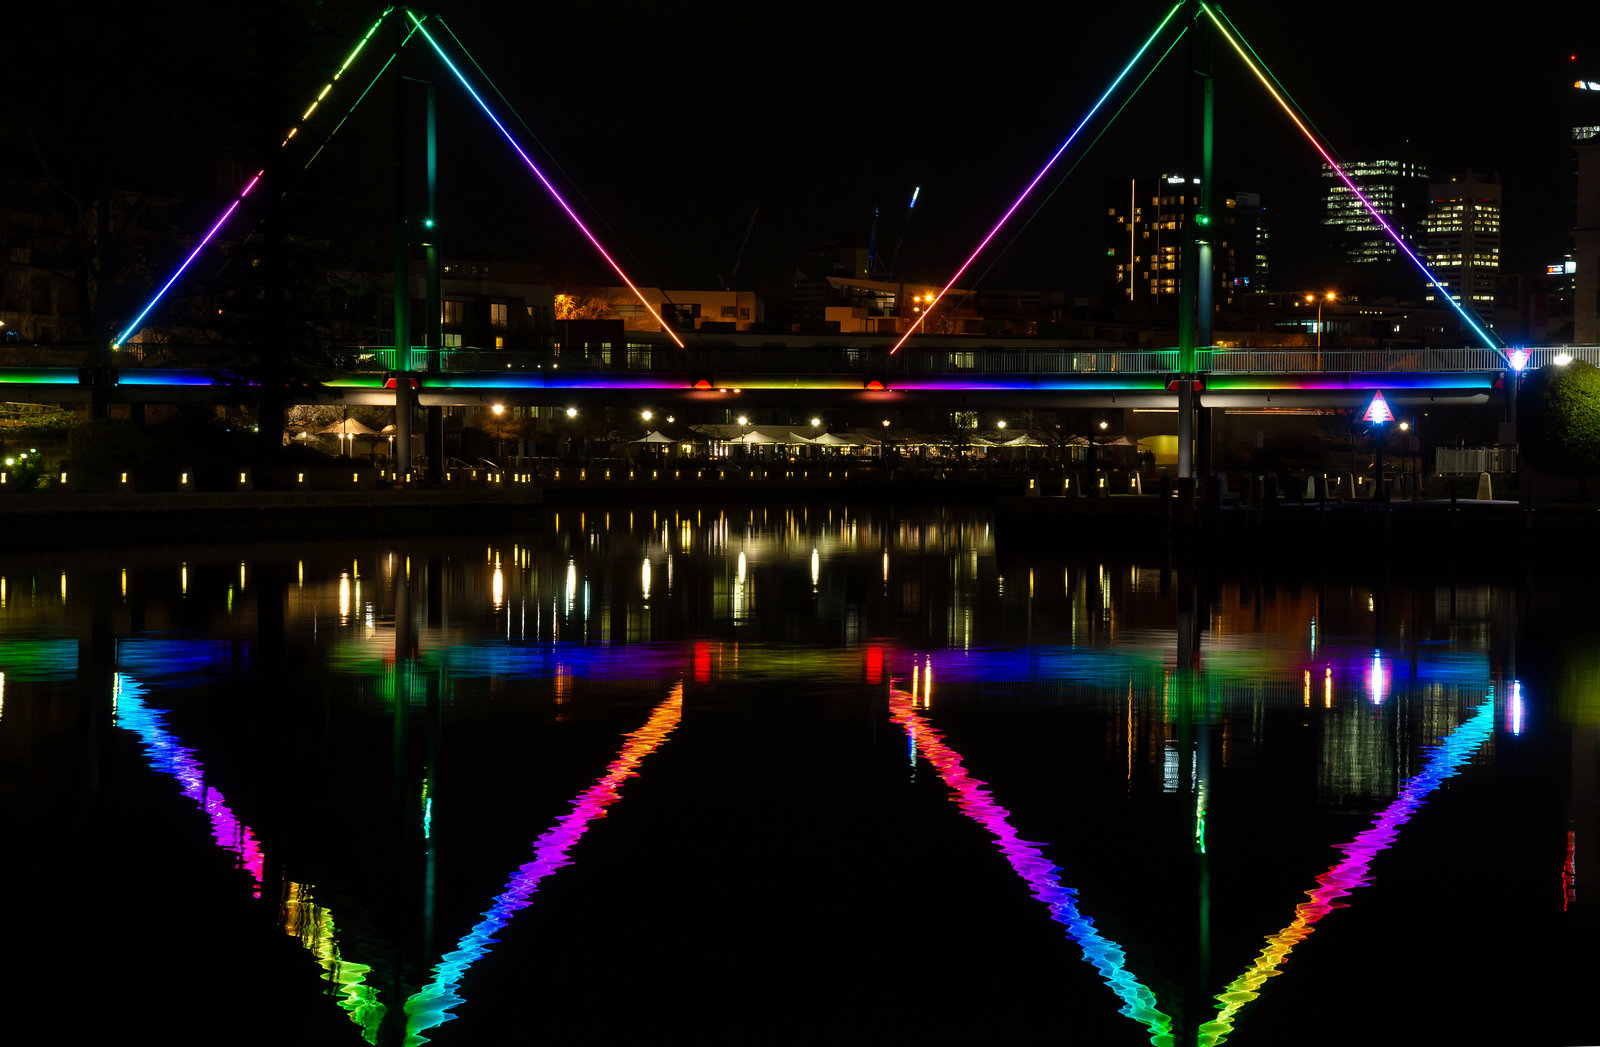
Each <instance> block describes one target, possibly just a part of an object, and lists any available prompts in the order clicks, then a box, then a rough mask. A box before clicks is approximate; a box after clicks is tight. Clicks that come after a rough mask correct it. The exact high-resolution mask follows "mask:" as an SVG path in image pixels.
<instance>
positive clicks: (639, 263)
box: [435, 16, 674, 305]
mask: <svg viewBox="0 0 1600 1047" xmlns="http://www.w3.org/2000/svg"><path fill="white" fill-rule="evenodd" d="M435 18H436V19H437V21H438V23H439V24H440V25H442V26H444V31H445V32H447V33H449V34H450V39H452V40H454V41H455V44H456V47H458V48H460V49H461V53H462V54H464V55H466V56H467V61H469V62H471V63H472V67H473V68H474V69H476V70H477V71H478V75H479V76H481V77H483V82H484V83H486V84H488V85H489V87H490V88H492V89H493V91H494V93H495V95H496V96H497V97H499V99H500V101H501V102H503V103H505V107H506V110H507V111H508V112H509V113H510V114H511V115H512V116H514V117H516V120H517V123H518V124H520V125H521V126H522V130H523V131H524V132H526V133H527V135H528V137H529V138H530V139H532V140H533V144H534V145H536V146H538V147H539V150H540V152H542V153H544V155H545V156H547V157H549V159H550V163H551V165H552V166H553V167H555V169H556V171H557V172H559V173H560V175H561V177H562V178H563V179H565V180H566V183H567V184H568V185H569V186H571V187H572V190H573V192H575V193H577V194H578V199H580V200H582V201H583V202H584V204H585V205H586V206H587V207H588V208H589V213H590V214H592V215H594V216H595V218H596V219H598V220H599V222H600V224H601V225H602V226H604V227H605V230H606V232H608V233H610V234H611V239H612V240H613V241H614V242H615V243H617V244H620V245H621V247H622V250H623V251H625V252H627V255H628V257H629V258H630V259H632V261H633V264H634V266H635V267H636V268H637V269H638V270H639V271H640V272H641V273H643V275H644V277H645V279H646V280H648V281H650V282H651V283H654V284H655V285H656V290H658V291H660V292H661V298H662V300H663V301H664V302H666V304H668V305H673V304H674V303H673V301H672V298H671V297H670V296H669V295H668V294H667V291H666V288H665V287H663V286H661V284H660V283H659V282H657V281H656V279H655V277H654V276H653V275H652V274H651V273H650V270H649V267H648V266H646V265H645V264H644V262H643V260H641V259H640V258H639V256H638V255H637V254H635V253H634V251H633V248H632V247H631V246H629V244H628V241H627V240H625V239H624V238H623V236H622V234H621V233H619V232H617V230H616V229H615V228H614V227H613V226H612V225H611V223H610V222H608V221H606V216H605V212H603V211H601V210H600V208H599V207H597V206H595V202H594V201H593V200H591V199H589V197H588V194H586V193H585V192H584V191H583V186H582V185H581V184H580V183H579V182H578V180H577V179H576V178H573V177H572V175H571V174H569V173H568V172H567V169H566V168H565V167H562V166H561V161H560V160H559V159H557V158H556V154H555V153H554V152H552V151H551V149H550V147H549V146H547V145H545V144H544V142H543V141H542V140H540V138H539V136H538V135H537V134H535V133H534V131H533V128H532V127H530V126H528V121H527V120H525V119H523V117H522V114H521V113H520V112H518V111H517V107H516V106H515V105H513V104H512V102H511V99H509V98H507V97H506V95H505V92H504V91H502V90H500V85H499V84H496V83H495V82H494V78H493V77H491V76H490V75H489V74H488V72H486V71H485V70H484V68H483V66H481V65H479V64H478V60H477V59H476V58H474V57H473V55H472V52H471V51H469V50H467V45H466V44H463V43H462V42H461V38H460V37H459V36H457V35H456V34H455V30H453V29H451V28H450V23H448V22H446V21H445V20H444V18H443V16H435Z"/></svg>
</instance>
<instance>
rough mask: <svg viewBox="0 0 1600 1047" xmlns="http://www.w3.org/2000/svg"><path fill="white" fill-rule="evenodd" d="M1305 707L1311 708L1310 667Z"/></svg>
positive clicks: (1307, 674) (1307, 676) (1307, 677)
mask: <svg viewBox="0 0 1600 1047" xmlns="http://www.w3.org/2000/svg"><path fill="white" fill-rule="evenodd" d="M1305 707H1306V708H1307V709H1309V708H1311V670H1310V669H1307V670H1306V693H1305Z"/></svg>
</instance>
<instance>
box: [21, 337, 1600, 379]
mask: <svg viewBox="0 0 1600 1047" xmlns="http://www.w3.org/2000/svg"><path fill="white" fill-rule="evenodd" d="M888 349H889V346H888V344H882V345H879V344H867V343H862V344H859V345H855V346H849V345H838V344H819V345H814V346H796V345H769V346H752V347H748V348H726V347H717V348H705V347H699V348H689V349H677V348H674V347H670V346H668V347H660V346H656V345H653V344H650V345H647V344H637V343H635V344H627V343H619V344H617V345H615V346H613V347H612V348H611V349H610V350H609V351H608V352H606V353H604V354H601V355H595V356H588V357H585V356H583V355H580V354H579V353H577V352H575V351H573V349H571V348H569V349H568V350H567V351H565V352H558V351H554V350H550V349H544V350H531V351H522V352H508V351H505V350H493V349H479V348H473V347H466V348H456V347H447V348H445V349H442V350H438V351H437V360H438V367H439V369H440V370H444V371H474V372H483V371H506V370H516V371H535V370H558V371H564V372H568V373H571V372H577V373H597V372H629V371H632V372H644V373H650V374H662V375H679V376H682V377H684V378H687V379H689V380H690V381H693V380H696V379H699V378H708V379H713V380H714V379H716V378H717V377H718V376H720V375H785V374H790V375H805V374H860V375H863V376H880V377H883V378H893V377H894V376H896V375H932V374H939V375H959V374H972V375H984V374H1005V375H1020V374H1082V373H1104V374H1146V375H1148V374H1167V375H1170V374H1175V373H1177V371H1178V351H1177V350H1176V349H1029V348H1013V347H1010V346H1007V347H997V346H994V345H984V344H983V343H982V342H981V341H978V342H976V343H975V344H973V346H972V347H971V348H970V349H969V348H966V347H965V346H960V345H954V346H952V345H941V346H935V347H929V348H919V349H915V350H909V351H906V352H901V353H896V354H894V355H893V356H891V355H889V352H888ZM218 352H219V348H218V347H217V346H203V345H193V346H191V345H148V346H141V345H127V346H124V347H122V348H121V349H120V350H118V351H117V352H115V353H113V354H111V356H110V358H109V362H110V363H111V365H112V366H113V367H118V368H138V367H179V368H198V369H205V368H207V367H210V366H213V363H212V361H213V360H214V359H215V358H217V353H218ZM1527 353H1528V363H1527V369H1529V370H1532V369H1534V368H1539V367H1544V366H1547V365H1550V364H1553V363H1555V362H1556V360H1557V359H1558V358H1560V357H1561V356H1562V355H1565V356H1567V357H1570V358H1572V359H1574V360H1583V361H1585V362H1587V363H1590V364H1594V365H1596V366H1600V346H1547V347H1535V348H1531V349H1528V350H1527ZM430 355H431V354H430V353H429V351H428V350H427V349H426V348H422V347H419V348H416V349H414V350H413V351H412V363H411V366H412V369H413V370H418V371H424V372H426V371H428V370H431V369H432V367H431V366H430V364H431V361H430ZM93 358H94V353H93V351H92V348H91V347H89V346H82V345H59V346H18V345H5V346H0V368H3V367H82V366H84V365H86V364H88V363H90V362H91V360H92V359H93ZM331 362H332V363H333V365H334V367H335V368H336V369H338V370H342V371H345V372H374V371H394V370H396V369H397V364H396V353H395V350H394V348H393V347H392V346H364V345H355V346H344V347H341V348H340V349H338V350H335V352H334V353H333V360H332V361H331ZM1196 363H1197V366H1198V370H1199V372H1200V373H1201V374H1252V373H1254V374H1292V373H1317V372H1322V373H1334V374H1341V373H1384V372H1397V371H1406V372H1450V371H1478V372H1481V371H1503V370H1507V369H1508V364H1507V362H1506V357H1505V356H1504V355H1502V354H1501V353H1500V352H1498V351H1497V350H1493V349H1483V348H1476V349H1475V348H1455V349H1377V348H1372V349H1367V348H1363V349H1351V348H1339V347H1328V348H1325V349H1315V348H1310V349H1305V348H1294V349H1277V348H1260V349H1251V348H1240V349H1234V348H1228V349H1202V350H1200V351H1199V352H1198V354H1197V360H1196Z"/></svg>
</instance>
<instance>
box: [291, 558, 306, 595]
mask: <svg viewBox="0 0 1600 1047" xmlns="http://www.w3.org/2000/svg"><path fill="white" fill-rule="evenodd" d="M294 582H295V588H297V589H304V588H305V587H306V562H305V561H304V560H297V561H295V575H294Z"/></svg>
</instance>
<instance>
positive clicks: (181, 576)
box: [178, 564, 189, 596]
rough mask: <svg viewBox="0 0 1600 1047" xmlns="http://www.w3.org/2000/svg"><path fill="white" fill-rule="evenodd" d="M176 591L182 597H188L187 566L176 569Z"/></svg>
mask: <svg viewBox="0 0 1600 1047" xmlns="http://www.w3.org/2000/svg"><path fill="white" fill-rule="evenodd" d="M178 591H179V592H181V593H182V594H183V595H184V596H188V595H189V565H188V564H181V565H179V567H178Z"/></svg>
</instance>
